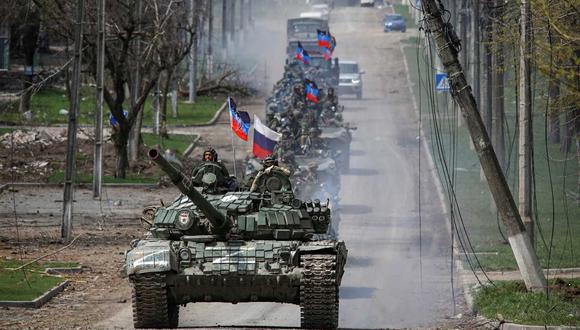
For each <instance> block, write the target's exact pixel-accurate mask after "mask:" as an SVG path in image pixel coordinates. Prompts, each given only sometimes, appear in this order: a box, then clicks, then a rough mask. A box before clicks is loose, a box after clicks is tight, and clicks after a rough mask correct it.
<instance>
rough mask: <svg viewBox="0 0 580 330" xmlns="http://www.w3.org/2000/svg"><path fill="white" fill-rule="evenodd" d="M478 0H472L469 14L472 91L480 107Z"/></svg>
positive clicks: (479, 18)
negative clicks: (471, 51)
mask: <svg viewBox="0 0 580 330" xmlns="http://www.w3.org/2000/svg"><path fill="white" fill-rule="evenodd" d="M479 1H480V0H473V2H472V4H473V12H472V15H471V39H472V41H473V46H472V47H473V71H472V74H473V92H474V95H473V96H474V97H475V102H476V103H477V106H479V107H481V87H480V82H479V81H480V79H481V45H480V43H481V42H480V40H481V31H480V26H479V25H480V20H481V17H480V3H479Z"/></svg>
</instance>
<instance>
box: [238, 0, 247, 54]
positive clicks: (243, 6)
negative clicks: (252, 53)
mask: <svg viewBox="0 0 580 330" xmlns="http://www.w3.org/2000/svg"><path fill="white" fill-rule="evenodd" d="M245 11H246V1H245V0H240V37H239V42H240V44H241V43H243V42H244V37H245V31H244V21H245V18H244V13H245Z"/></svg>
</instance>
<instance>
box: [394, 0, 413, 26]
mask: <svg viewBox="0 0 580 330" xmlns="http://www.w3.org/2000/svg"><path fill="white" fill-rule="evenodd" d="M393 9H394V10H395V13H397V14H399V15H401V16H403V18H404V19H405V24H406V25H407V28H415V27H417V24H415V20H414V19H413V17H411V14H410V13H409V6H408V5H403V4H400V3H396V4H394V5H393Z"/></svg>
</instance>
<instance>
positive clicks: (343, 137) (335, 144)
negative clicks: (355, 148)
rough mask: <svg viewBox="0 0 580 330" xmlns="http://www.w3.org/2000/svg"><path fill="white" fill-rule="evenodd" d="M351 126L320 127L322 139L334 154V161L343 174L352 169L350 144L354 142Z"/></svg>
mask: <svg viewBox="0 0 580 330" xmlns="http://www.w3.org/2000/svg"><path fill="white" fill-rule="evenodd" d="M354 129H356V128H355V127H350V126H322V127H320V130H321V134H320V138H321V139H322V140H323V141H324V142H325V143H326V145H327V146H328V148H329V149H331V150H333V152H334V155H333V156H334V157H333V158H334V159H335V161H336V162H337V165H338V167H340V170H341V171H343V172H348V170H349V169H350V143H351V141H352V132H351V131H352V130H354Z"/></svg>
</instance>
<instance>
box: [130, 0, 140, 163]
mask: <svg viewBox="0 0 580 330" xmlns="http://www.w3.org/2000/svg"><path fill="white" fill-rule="evenodd" d="M142 16H143V0H137V32H136V33H137V34H138V35H139V34H141V28H142V26H141V23H142V19H143V18H142ZM135 43H136V47H135V48H136V50H137V52H136V53H137V54H141V39H140V38H136V39H135ZM134 64H135V71H134V75H133V84H132V85H133V86H132V88H131V102H130V103H131V109H132V110H133V109H134V108H135V107H136V106H137V100H138V99H139V90H140V89H141V64H140V62H139V60H138V59H134ZM132 112H133V111H129V116H130V113H132ZM143 112H144V111H139V113H137V118H135V123H134V124H133V127H131V131H130V132H129V160H130V161H131V162H132V163H135V162H136V161H137V159H139V142H140V138H141V127H142V126H143Z"/></svg>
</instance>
